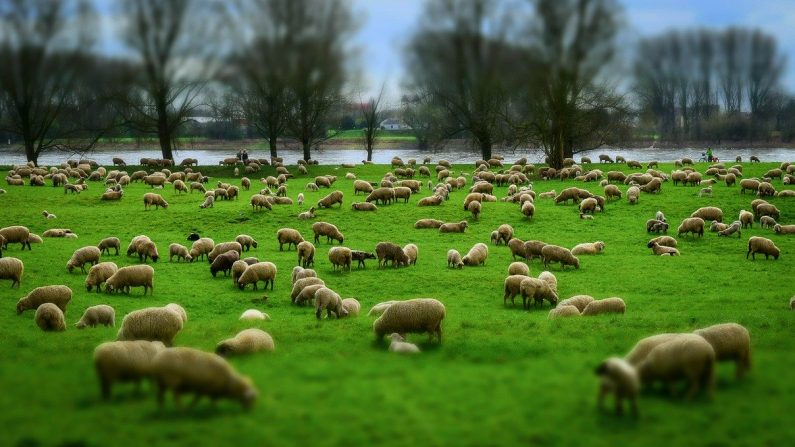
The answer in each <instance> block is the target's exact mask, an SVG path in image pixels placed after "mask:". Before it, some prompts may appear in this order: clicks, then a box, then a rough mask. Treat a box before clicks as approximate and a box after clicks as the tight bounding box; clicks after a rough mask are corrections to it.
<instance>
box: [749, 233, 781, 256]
mask: <svg viewBox="0 0 795 447" xmlns="http://www.w3.org/2000/svg"><path fill="white" fill-rule="evenodd" d="M757 253H762V254H764V255H765V259H768V258H769V257H770V256H773V259H778V257H779V255H780V254H781V250H779V248H778V247H776V244H774V243H773V241H771V240H770V239H767V238H764V237H759V236H751V238H750V239H748V252H747V253H746V254H745V259H748V255H751V258H752V259H754V260H756V254H757Z"/></svg>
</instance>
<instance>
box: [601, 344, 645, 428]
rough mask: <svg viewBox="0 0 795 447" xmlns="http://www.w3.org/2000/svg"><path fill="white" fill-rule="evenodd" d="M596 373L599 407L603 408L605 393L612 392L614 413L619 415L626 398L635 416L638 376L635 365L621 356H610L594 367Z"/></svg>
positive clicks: (636, 410)
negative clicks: (597, 377)
mask: <svg viewBox="0 0 795 447" xmlns="http://www.w3.org/2000/svg"><path fill="white" fill-rule="evenodd" d="M596 375H597V376H599V395H598V397H597V406H598V407H599V409H600V410H601V409H603V408H604V398H605V395H607V394H613V396H614V399H615V408H616V414H618V415H621V413H622V412H623V410H624V405H623V401H624V399H628V400H629V402H630V408H631V409H632V415H633V416H635V417H637V416H638V395H639V394H640V378H639V377H638V372H637V370H636V369H635V367H634V366H632V365H631V364H629V362H627V361H626V360H624V359H622V358H618V357H610V358H608V359H607V360H605V361H604V362H602V363H601V364H600V365H599V366H598V367H597V368H596Z"/></svg>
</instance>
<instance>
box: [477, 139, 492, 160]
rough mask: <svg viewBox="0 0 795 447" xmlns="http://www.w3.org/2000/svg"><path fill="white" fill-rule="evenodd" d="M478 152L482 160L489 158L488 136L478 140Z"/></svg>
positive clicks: (489, 143)
mask: <svg viewBox="0 0 795 447" xmlns="http://www.w3.org/2000/svg"><path fill="white" fill-rule="evenodd" d="M480 154H481V157H483V159H484V160H489V159H491V140H489V139H488V138H485V139H483V140H480Z"/></svg>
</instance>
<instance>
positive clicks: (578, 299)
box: [558, 295, 594, 314]
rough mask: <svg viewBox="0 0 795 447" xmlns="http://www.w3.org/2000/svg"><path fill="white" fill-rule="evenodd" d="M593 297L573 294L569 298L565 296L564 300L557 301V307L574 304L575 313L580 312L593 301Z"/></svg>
mask: <svg viewBox="0 0 795 447" xmlns="http://www.w3.org/2000/svg"><path fill="white" fill-rule="evenodd" d="M593 300H594V299H593V297H592V296H590V295H574V296H573V297H571V298H566V299H565V300H563V301H561V302H559V303H558V307H561V306H574V307H576V308H577V313H578V314H579V313H581V312H582V311H583V310H585V308H586V307H587V306H588V304H590V303H591V302H592V301H593Z"/></svg>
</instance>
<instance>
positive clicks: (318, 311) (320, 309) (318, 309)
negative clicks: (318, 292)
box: [315, 307, 323, 320]
mask: <svg viewBox="0 0 795 447" xmlns="http://www.w3.org/2000/svg"><path fill="white" fill-rule="evenodd" d="M322 313H323V308H320V307H318V308H317V310H316V311H315V317H316V318H317V319H318V320H319V319H320V315H321V314H322Z"/></svg>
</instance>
